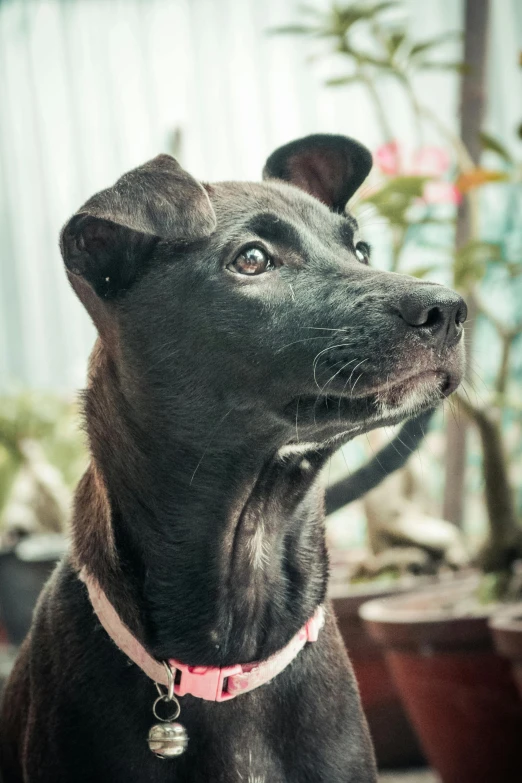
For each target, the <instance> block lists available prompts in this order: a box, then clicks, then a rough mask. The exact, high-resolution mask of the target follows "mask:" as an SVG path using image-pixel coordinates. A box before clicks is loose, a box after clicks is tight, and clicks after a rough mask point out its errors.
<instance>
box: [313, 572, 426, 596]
mask: <svg viewBox="0 0 522 783" xmlns="http://www.w3.org/2000/svg"><path fill="white" fill-rule="evenodd" d="M434 582H435V577H432V576H426V575H422V576H412V577H401V578H400V579H396V580H394V581H389V582H385V581H380V582H379V581H377V580H376V581H374V582H372V581H370V580H368V582H359V583H357V584H352V583H350V582H335V581H330V584H329V586H328V598H330V599H333V600H338V599H343V598H364V597H365V596H366V595H367V596H369V600H370V599H371V598H372V596H375V597H376V598H378V597H379V596H383V597H384V596H385V595H386V596H388V595H396V594H398V593H400V594H401V595H402V594H403V593H407V592H410V591H411V590H416V589H418V588H420V587H423V586H426V585H428V584H430V583H431V584H433V583H434Z"/></svg>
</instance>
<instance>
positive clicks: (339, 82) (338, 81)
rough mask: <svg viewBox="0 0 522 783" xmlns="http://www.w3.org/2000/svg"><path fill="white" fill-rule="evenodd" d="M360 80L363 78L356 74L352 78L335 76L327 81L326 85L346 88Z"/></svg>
mask: <svg viewBox="0 0 522 783" xmlns="http://www.w3.org/2000/svg"><path fill="white" fill-rule="evenodd" d="M360 79H361V77H360V76H359V74H356V73H354V74H353V75H351V76H334V77H333V78H332V79H327V80H326V81H325V85H326V86H327V87H344V86H345V85H346V84H355V83H356V82H359V81H360Z"/></svg>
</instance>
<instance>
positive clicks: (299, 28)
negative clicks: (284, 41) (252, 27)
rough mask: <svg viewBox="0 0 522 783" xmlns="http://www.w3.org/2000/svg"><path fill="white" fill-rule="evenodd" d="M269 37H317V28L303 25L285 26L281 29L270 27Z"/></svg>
mask: <svg viewBox="0 0 522 783" xmlns="http://www.w3.org/2000/svg"><path fill="white" fill-rule="evenodd" d="M267 32H268V34H269V35H318V33H319V28H317V27H312V26H311V25H305V24H287V25H283V26H282V27H270V28H269V29H268V30H267Z"/></svg>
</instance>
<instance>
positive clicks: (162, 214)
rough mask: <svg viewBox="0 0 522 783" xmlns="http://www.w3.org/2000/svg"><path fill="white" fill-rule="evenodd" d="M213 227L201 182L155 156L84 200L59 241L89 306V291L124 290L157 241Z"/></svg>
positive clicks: (102, 295)
mask: <svg viewBox="0 0 522 783" xmlns="http://www.w3.org/2000/svg"><path fill="white" fill-rule="evenodd" d="M215 227H216V216H215V214H214V210H213V209H212V205H211V204H210V201H209V198H208V195H207V193H206V191H205V189H204V188H203V186H202V185H201V184H200V183H199V182H197V181H196V180H195V179H194V178H193V177H191V176H190V174H188V173H187V172H186V171H184V170H183V169H182V168H181V166H180V165H179V164H178V162H177V161H176V160H174V158H172V157H171V156H170V155H158V157H157V158H154V159H153V160H151V161H149V162H148V163H145V164H144V165H143V166H139V168H137V169H134V170H133V171H130V172H129V173H128V174H125V175H124V176H123V177H121V179H119V180H118V181H117V182H116V184H115V185H114V186H113V187H112V188H108V189H107V190H103V191H101V192H100V193H97V194H96V195H95V196H93V197H92V198H91V199H89V201H87V203H86V204H84V206H83V207H82V208H81V209H80V210H79V212H77V214H76V215H74V216H73V217H72V218H71V219H70V220H69V222H68V223H67V224H66V225H65V227H64V229H63V230H62V234H61V239H60V246H61V251H62V255H63V259H64V261H65V266H66V267H67V271H68V273H69V278H70V280H71V282H72V284H73V287H74V288H75V290H76V292H77V293H78V295H79V296H80V298H81V299H82V300H83V301H84V304H85V305H86V307H87V309H88V310H89V311H91V310H92V308H93V303H92V300H93V297H92V292H94V294H95V295H96V297H97V298H99V299H104V300H107V299H113V298H115V297H117V296H118V295H119V294H121V293H122V292H124V291H125V290H127V289H128V288H129V287H130V286H132V284H133V283H134V282H135V280H136V279H137V278H139V277H140V275H141V274H142V273H143V271H144V270H145V269H146V267H147V264H148V261H149V259H150V256H151V254H152V251H153V249H154V247H155V245H156V244H157V242H158V241H159V240H167V241H172V242H174V243H176V244H178V245H187V244H191V243H193V242H196V241H198V240H201V239H204V238H205V237H208V236H210V234H212V232H213V231H214V229H215ZM85 283H87V284H88V286H86V285H85ZM89 289H90V291H89ZM91 315H93V313H92V312H91ZM93 317H94V315H93ZM95 321H96V318H95Z"/></svg>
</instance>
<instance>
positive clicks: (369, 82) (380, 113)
mask: <svg viewBox="0 0 522 783" xmlns="http://www.w3.org/2000/svg"><path fill="white" fill-rule="evenodd" d="M359 78H360V80H361V82H362V83H363V84H364V86H365V87H366V89H367V90H368V95H369V96H370V98H371V101H372V103H373V107H374V109H375V114H376V116H377V121H378V123H379V125H380V129H381V133H382V136H383V138H384V142H385V143H388V142H390V141H393V138H394V134H393V131H392V129H391V125H390V124H389V122H388V119H387V117H386V113H385V111H384V108H383V106H382V103H381V99H380V97H379V93H378V92H377V88H376V86H375V84H374V81H373V78H372V77H371V76H370V75H369V74H368V73H367V71H366V70H365V69H364V68H361V67H359Z"/></svg>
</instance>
